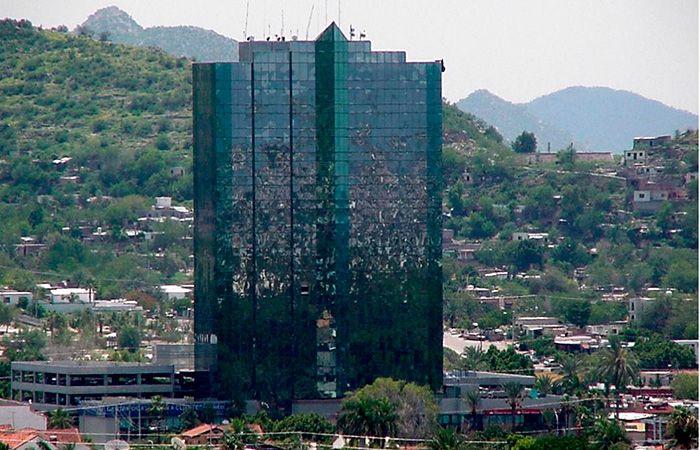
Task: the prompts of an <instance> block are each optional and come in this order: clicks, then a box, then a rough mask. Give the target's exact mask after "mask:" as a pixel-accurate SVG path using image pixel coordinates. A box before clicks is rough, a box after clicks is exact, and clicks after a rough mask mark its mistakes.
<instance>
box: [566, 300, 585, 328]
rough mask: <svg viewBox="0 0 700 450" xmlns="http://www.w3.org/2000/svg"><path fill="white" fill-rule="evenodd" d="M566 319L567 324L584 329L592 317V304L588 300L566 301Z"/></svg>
mask: <svg viewBox="0 0 700 450" xmlns="http://www.w3.org/2000/svg"><path fill="white" fill-rule="evenodd" d="M562 303H563V309H564V319H566V321H567V322H569V323H572V324H574V325H576V326H577V327H579V328H583V327H585V326H586V325H588V318H589V317H590V315H591V302H590V301H589V300H586V299H582V300H564V301H563V302H562Z"/></svg>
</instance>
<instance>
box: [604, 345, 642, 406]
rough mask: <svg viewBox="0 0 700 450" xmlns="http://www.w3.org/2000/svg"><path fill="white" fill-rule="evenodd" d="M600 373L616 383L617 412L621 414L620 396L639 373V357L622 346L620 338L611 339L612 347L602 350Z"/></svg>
mask: <svg viewBox="0 0 700 450" xmlns="http://www.w3.org/2000/svg"><path fill="white" fill-rule="evenodd" d="M600 352H601V360H600V375H601V376H602V377H603V379H604V380H606V381H608V382H609V383H612V384H614V385H615V391H616V401H615V414H616V416H617V417H618V418H619V416H620V397H621V396H622V393H623V392H624V391H625V390H626V389H627V384H629V382H630V381H631V380H633V379H634V378H635V376H636V374H637V367H638V363H637V359H636V358H635V356H634V355H633V354H631V353H630V352H628V351H627V350H626V349H625V348H624V347H622V342H621V341H620V340H619V339H611V340H610V347H608V348H606V349H604V350H601V351H600Z"/></svg>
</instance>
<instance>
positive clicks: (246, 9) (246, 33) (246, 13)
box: [243, 0, 250, 39]
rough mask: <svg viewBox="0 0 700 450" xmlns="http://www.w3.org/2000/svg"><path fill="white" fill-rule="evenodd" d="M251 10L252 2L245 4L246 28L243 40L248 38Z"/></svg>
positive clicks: (248, 0) (248, 1)
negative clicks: (249, 13) (249, 11)
mask: <svg viewBox="0 0 700 450" xmlns="http://www.w3.org/2000/svg"><path fill="white" fill-rule="evenodd" d="M249 9H250V0H247V1H246V2H245V27H244V28H243V39H247V38H248V10H249Z"/></svg>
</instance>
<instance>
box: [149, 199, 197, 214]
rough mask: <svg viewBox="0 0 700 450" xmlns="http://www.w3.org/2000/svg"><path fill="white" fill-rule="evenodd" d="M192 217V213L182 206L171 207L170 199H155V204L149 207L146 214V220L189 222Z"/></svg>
mask: <svg viewBox="0 0 700 450" xmlns="http://www.w3.org/2000/svg"><path fill="white" fill-rule="evenodd" d="M192 217H193V216H192V211H190V210H189V209H187V208H185V207H184V206H173V205H172V198H171V197H156V204H155V205H154V206H151V210H150V211H149V212H148V214H147V218H148V219H160V218H168V219H178V220H189V219H191V218H192ZM139 220H141V219H139Z"/></svg>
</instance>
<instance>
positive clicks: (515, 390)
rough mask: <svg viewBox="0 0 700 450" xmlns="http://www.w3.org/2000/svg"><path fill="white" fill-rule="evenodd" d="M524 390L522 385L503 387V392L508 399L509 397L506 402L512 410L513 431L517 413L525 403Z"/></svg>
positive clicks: (510, 384) (514, 384)
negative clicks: (523, 402)
mask: <svg viewBox="0 0 700 450" xmlns="http://www.w3.org/2000/svg"><path fill="white" fill-rule="evenodd" d="M524 390H525V389H524V388H523V385H522V384H520V383H512V382H511V383H506V384H504V385H503V391H504V392H505V393H506V397H508V400H506V402H507V403H508V406H510V410H511V415H510V417H511V427H510V429H511V431H513V430H515V413H516V410H517V409H518V407H519V406H520V404H521V403H522V401H523V391H524Z"/></svg>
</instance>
